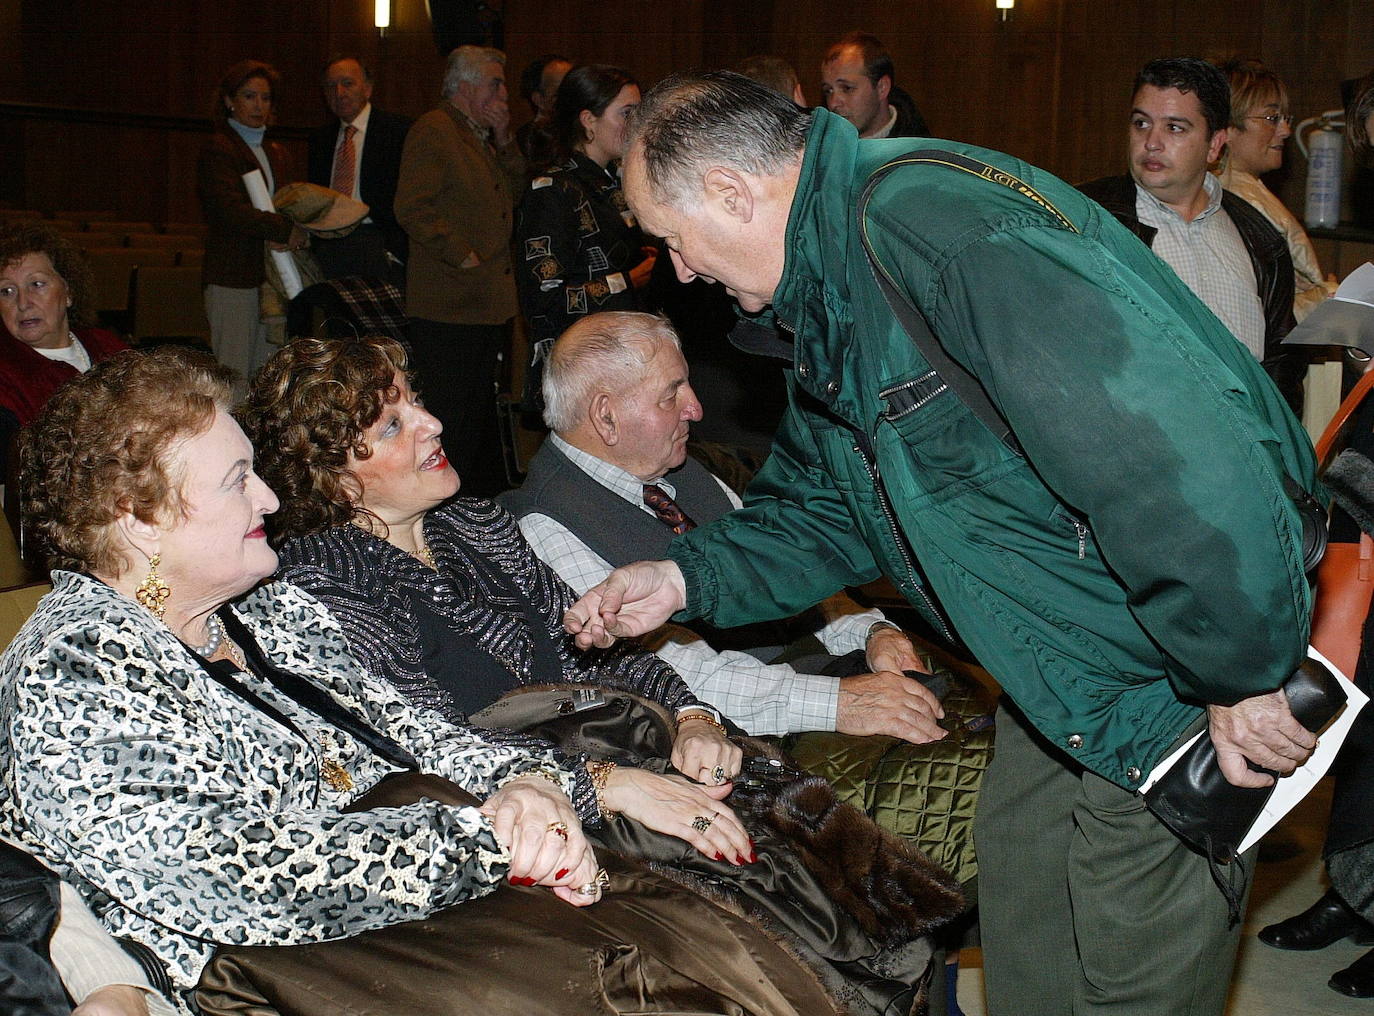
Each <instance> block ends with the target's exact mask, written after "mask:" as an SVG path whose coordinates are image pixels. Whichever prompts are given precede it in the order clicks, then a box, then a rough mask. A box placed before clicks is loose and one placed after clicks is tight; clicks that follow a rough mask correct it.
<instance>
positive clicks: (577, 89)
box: [515, 64, 656, 392]
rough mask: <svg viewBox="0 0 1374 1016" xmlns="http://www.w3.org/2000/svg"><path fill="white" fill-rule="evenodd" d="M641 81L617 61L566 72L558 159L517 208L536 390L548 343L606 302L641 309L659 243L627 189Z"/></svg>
mask: <svg viewBox="0 0 1374 1016" xmlns="http://www.w3.org/2000/svg"><path fill="white" fill-rule="evenodd" d="M638 105H639V85H638V84H637V83H636V82H635V80H634V79H633V78H632V77H630V75H629V74H628V73H626V72H625V71H623V70H621V69H620V68H618V67H607V66H605V65H602V64H591V65H588V66H585V67H576V68H574V69H573V70H571V71H569V72H568V74H567V76H566V77H564V78H563V83H562V84H561V85H559V86H558V95H557V97H556V99H555V100H554V113H553V120H552V122H551V124H550V130H551V132H552V134H553V137H554V139H555V141H556V142H557V145H558V153H559V154H558V158H557V160H556V161H555V162H554V164H553V165H552V166H550V167H548V168H547V169H546V170H545V171H544V172H543V173H542V174H541V175H539V176H536V177H535V178H534V180H533V181H531V183H530V186H529V188H528V189H527V190H526V191H525V194H524V197H522V198H521V200H520V207H519V208H518V209H517V211H516V217H515V265H516V269H515V274H516V283H517V286H518V289H519V295H520V311H521V313H523V314H524V315H525V320H526V321H528V322H529V327H530V341H531V343H532V344H533V346H534V356H533V363H534V369H533V370H532V371H531V375H532V377H531V379H530V383H528V384H527V385H526V390H527V391H535V392H537V391H538V384H537V383H536V382H537V378H538V375H539V373H540V372H539V365H540V364H541V363H542V362H543V356H544V353H545V351H546V350H547V348H548V345H549V344H550V343H551V342H553V340H554V339H556V338H558V336H559V335H561V334H563V331H564V329H566V328H567V327H568V326H569V325H570V324H572V323H573V322H574V321H576V320H578V319H579V318H582V317H585V316H586V315H587V314H592V313H595V312H596V311H602V310H643V309H644V307H643V306H642V300H641V296H640V290H642V289H643V287H644V286H646V285H648V282H649V277H650V275H651V274H652V273H653V267H654V260H655V257H656V252H655V250H654V248H652V247H648V248H646V247H645V246H644V237H643V234H641V233H640V231H639V225H638V223H637V222H636V221H635V218H634V214H633V213H632V212H631V211H630V208H629V205H627V204H626V202H625V195H624V194H623V193H622V192H621V189H620V177H619V172H618V171H619V162H620V159H621V157H622V156H623V155H624V154H625V140H626V138H625V121H626V119H627V117H628V116H629V114H630V113H631V112H632V111H633V110H634V108H635V107H636V106H638Z"/></svg>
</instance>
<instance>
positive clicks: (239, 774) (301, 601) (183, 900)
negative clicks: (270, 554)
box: [0, 571, 572, 988]
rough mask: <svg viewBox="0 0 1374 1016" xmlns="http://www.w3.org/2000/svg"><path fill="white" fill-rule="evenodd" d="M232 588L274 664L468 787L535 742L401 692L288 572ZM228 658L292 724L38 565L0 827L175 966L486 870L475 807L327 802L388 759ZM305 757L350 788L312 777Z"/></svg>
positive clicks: (477, 884)
mask: <svg viewBox="0 0 1374 1016" xmlns="http://www.w3.org/2000/svg"><path fill="white" fill-rule="evenodd" d="M233 609H234V611H235V613H237V614H238V616H239V617H240V618H242V620H243V622H244V623H245V625H247V627H248V628H249V629H250V630H251V631H252V633H253V635H254V636H255V637H256V638H257V639H258V642H259V644H260V645H261V647H262V649H263V652H264V653H265V654H266V655H267V656H268V657H269V658H270V659H271V660H272V661H273V662H275V663H276V664H277V665H278V666H280V667H282V668H283V669H286V670H289V671H293V672H295V673H297V674H300V675H303V676H306V677H308V678H310V679H311V680H312V681H314V682H315V683H316V684H318V685H320V686H322V687H323V688H325V689H326V690H327V691H328V692H329V693H330V694H331V695H332V696H333V697H334V698H335V699H337V700H338V701H339V702H340V703H341V704H342V705H344V706H345V707H346V708H348V709H350V710H352V711H353V712H354V713H356V714H357V715H359V716H360V717H362V718H363V719H365V720H366V722H368V723H369V724H371V725H372V726H373V727H375V728H376V729H377V730H379V731H381V732H382V733H384V734H386V735H387V736H389V737H391V738H392V739H393V740H394V741H396V742H397V743H399V744H401V745H403V746H405V747H406V748H407V749H408V750H409V751H410V752H411V753H412V754H413V755H414V756H415V757H416V758H417V759H418V760H419V762H420V764H421V765H422V767H423V768H424V769H425V771H427V772H432V773H435V774H437V775H440V776H444V777H447V778H448V779H451V780H453V781H454V782H455V783H458V784H459V785H461V786H462V787H464V788H466V789H467V790H468V791H470V792H471V793H473V794H474V795H476V796H477V797H479V798H484V797H486V796H488V795H489V794H490V793H492V792H493V791H494V790H496V789H497V788H498V787H500V786H501V784H502V783H504V782H506V781H508V780H510V779H512V778H514V776H516V775H518V774H519V773H521V772H524V771H527V770H529V769H532V768H542V767H547V766H549V765H550V764H552V763H553V761H554V756H553V755H552V753H549V752H537V751H532V750H530V749H526V748H520V747H516V746H511V745H494V744H492V743H490V742H488V741H487V740H485V739H484V738H483V737H482V736H481V735H480V734H479V733H477V732H476V731H473V730H471V729H468V728H462V727H457V726H454V725H453V724H451V723H449V722H448V721H446V720H444V719H443V718H442V717H440V716H438V715H437V714H435V713H431V712H427V711H425V710H421V709H417V708H415V707H414V706H412V705H410V704H409V703H408V702H407V701H406V700H405V699H404V698H403V697H402V696H401V695H400V694H399V693H398V692H397V691H395V690H394V689H392V688H391V687H390V686H389V685H387V684H386V683H385V682H382V681H378V680H376V679H374V678H371V677H369V676H368V675H367V673H366V672H365V671H364V670H363V668H362V667H361V666H359V665H358V664H357V663H356V662H355V660H354V659H353V658H352V656H350V655H349V653H348V650H347V647H346V645H345V642H344V638H343V635H342V633H341V632H340V631H339V628H338V625H337V624H336V623H335V622H334V620H333V618H332V617H331V616H330V615H329V613H328V612H327V611H325V610H324V608H323V607H322V606H321V605H320V604H319V602H318V601H317V600H315V599H314V598H312V597H311V596H309V595H308V594H306V593H304V592H303V591H301V590H300V589H297V588H296V587H294V586H291V585H289V584H287V583H281V582H278V583H274V584H272V585H268V586H265V587H262V588H261V589H259V590H257V591H256V592H254V593H252V594H250V595H249V596H247V597H246V598H244V599H243V600H241V601H239V602H237V603H235V604H234V605H233ZM243 680H244V683H245V684H246V685H247V686H248V687H250V688H252V689H253V690H254V691H255V692H256V693H257V694H258V695H260V696H261V697H262V698H263V699H265V700H267V701H269V702H270V703H272V704H273V705H275V706H277V708H279V709H280V710H281V711H282V712H283V713H285V714H286V715H287V716H288V717H289V718H290V719H291V720H292V722H293V723H294V724H295V726H296V727H297V728H298V730H299V731H300V733H299V734H297V733H295V732H293V731H291V730H289V729H287V728H286V727H284V726H282V725H281V724H279V723H278V722H277V721H275V720H273V719H272V718H271V717H269V716H268V715H267V714H265V713H263V712H261V711H259V710H258V709H257V708H254V707H253V706H250V705H249V704H248V703H246V702H245V701H244V700H243V699H241V698H239V697H238V696H237V695H236V694H234V693H233V692H230V691H228V690H227V689H225V688H224V687H222V686H221V685H220V684H218V683H217V682H215V681H214V680H213V679H212V678H210V677H209V676H208V675H207V674H206V673H205V672H204V670H203V669H201V667H200V666H199V665H198V664H197V662H196V660H195V659H194V657H193V656H192V655H191V654H190V653H189V652H188V651H187V649H186V648H185V646H183V645H182V644H181V642H179V641H178V640H177V638H176V637H175V636H174V635H173V634H172V633H171V631H170V630H168V629H167V628H166V627H165V626H163V625H162V624H161V623H159V622H158V621H156V620H155V619H154V618H153V617H152V615H150V614H149V613H147V612H146V611H145V610H144V609H143V608H142V607H139V606H138V605H137V604H135V603H134V602H133V601H131V600H129V599H127V598H126V597H124V596H122V595H120V594H119V593H118V592H116V591H115V590H113V589H111V588H110V587H109V586H106V585H104V584H103V583H101V582H98V581H96V580H94V579H91V578H88V577H86V576H83V575H78V574H74V573H72V572H62V571H58V572H54V573H53V591H52V592H51V593H50V594H49V595H48V596H46V597H45V598H44V599H43V600H42V601H41V602H40V603H39V605H38V608H37V610H36V612H35V613H34V616H33V617H32V618H31V619H30V620H29V622H28V623H27V624H26V625H25V626H24V628H23V629H22V630H21V631H20V632H19V634H18V635H17V636H16V637H15V639H14V641H13V642H12V643H11V645H10V647H9V649H8V650H7V651H6V652H5V654H4V656H3V657H0V834H3V835H8V836H10V837H12V838H14V839H17V840H19V841H20V842H22V843H23V844H24V845H25V846H27V847H28V848H29V849H30V850H32V851H33V852H34V853H35V854H37V855H38V857H39V858H40V859H41V860H43V861H44V862H45V863H47V864H48V865H49V866H51V867H52V868H53V869H54V870H56V871H57V872H58V873H59V874H60V875H61V876H62V877H63V878H64V879H66V880H68V881H70V882H71V883H72V884H73V885H75V886H76V887H77V889H78V890H79V891H80V892H81V893H82V895H83V896H84V897H85V898H86V899H87V901H88V902H90V904H91V905H92V908H93V909H94V910H95V911H96V913H97V914H99V915H100V916H101V917H102V919H103V920H104V922H105V924H106V925H107V926H108V927H109V928H110V930H111V931H113V932H114V933H115V934H116V935H123V936H128V937H131V938H133V939H136V940H138V941H141V942H144V943H146V944H147V945H149V946H150V947H152V948H153V949H154V950H155V951H156V952H157V953H158V955H159V956H161V957H162V958H163V959H164V960H165V961H166V962H167V963H168V965H169V967H170V969H171V973H172V976H173V980H174V981H175V982H176V983H177V984H178V985H179V986H180V987H182V988H186V987H190V986H192V985H194V983H195V981H196V979H197V977H198V976H199V974H200V970H201V968H202V967H203V966H204V964H205V963H206V961H207V960H208V959H209V957H210V954H211V952H212V951H213V950H214V947H215V946H216V944H219V943H228V944H232V945H272V944H281V945H286V944H297V943H307V942H318V941H323V940H327V939H335V938H340V937H343V936H347V935H353V934H356V933H359V932H362V931H367V930H370V929H374V928H379V927H384V926H386V925H390V924H394V923H398V922H403V921H411V920H416V919H418V918H423V917H425V916H427V915H429V914H430V913H432V912H434V911H436V910H439V909H441V908H443V907H447V906H449V905H451V904H454V903H458V902H460V901H462V900H466V899H470V898H473V897H477V896H482V895H485V894H486V893H488V892H490V891H492V890H493V889H494V888H496V886H497V884H498V883H499V882H500V880H501V879H502V878H503V877H504V876H505V874H506V872H507V870H508V866H509V856H508V855H507V854H506V852H505V851H504V849H503V848H502V847H501V846H500V845H499V843H498V842H497V840H496V838H495V836H494V835H493V833H492V828H491V825H490V823H489V821H488V820H487V819H486V818H485V817H484V816H483V815H481V814H480V812H478V810H477V809H475V808H460V807H452V806H445V805H440V804H436V803H434V802H432V801H421V802H419V803H417V804H412V805H408V806H406V807H401V808H388V809H378V810H375V811H364V812H357V813H349V814H345V813H343V812H342V810H341V809H342V808H344V807H345V806H347V805H348V804H350V803H351V802H352V801H354V800H356V799H357V798H358V797H359V796H361V795H362V794H364V793H365V792H367V791H368V790H369V789H370V788H371V787H373V786H374V785H375V784H376V783H377V781H378V780H380V779H381V778H382V777H384V776H386V775H387V774H388V773H389V772H392V771H394V770H393V767H392V766H390V765H389V764H387V763H386V762H384V761H383V760H381V759H380V758H378V757H377V756H375V755H374V754H373V753H372V751H371V750H370V749H369V748H367V747H366V746H365V745H363V744H361V743H359V742H357V741H355V740H353V739H352V738H351V737H350V736H348V735H347V734H344V733H342V732H339V731H337V730H335V729H334V728H332V727H330V726H328V725H327V724H325V723H324V722H323V721H321V720H319V719H318V718H317V717H315V716H314V714H312V713H310V712H308V711H306V710H305V709H303V708H301V707H300V706H298V705H297V704H296V703H295V702H294V701H292V700H291V699H289V698H287V697H285V696H284V695H282V694H280V693H279V692H277V691H276V690H275V689H274V688H273V687H272V686H271V685H270V684H268V683H267V682H266V681H263V680H261V679H258V678H256V677H254V676H252V675H243ZM326 758H332V759H335V760H337V761H338V762H339V764H341V765H342V766H343V767H344V768H345V769H346V770H347V771H348V772H349V774H350V775H351V776H352V778H353V781H354V785H353V787H352V788H351V789H349V790H346V791H338V790H334V789H331V787H330V786H329V784H328V783H326V782H325V781H323V780H322V779H321V777H320V765H321V762H322V761H324V760H325V759H326ZM563 783H564V787H565V789H570V788H571V786H572V781H571V774H570V773H569V772H567V770H564V771H563Z"/></svg>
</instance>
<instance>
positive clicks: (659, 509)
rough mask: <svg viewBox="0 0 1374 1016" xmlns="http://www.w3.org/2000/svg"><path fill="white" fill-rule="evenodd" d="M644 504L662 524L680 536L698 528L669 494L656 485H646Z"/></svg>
mask: <svg viewBox="0 0 1374 1016" xmlns="http://www.w3.org/2000/svg"><path fill="white" fill-rule="evenodd" d="M644 503H645V504H646V505H648V506H649V507H650V508H652V509H653V510H654V514H655V515H657V516H658V520H659V521H660V522H662V523H663V524H664V525H665V526H667V527H668V528H669V529H671V530H672V531H673V532H675V533H677V534H678V535H681V534H683V533H685V532H687V531H688V530H691V529H695V528H696V527H697V524H696V523H695V522H693V521H692V520H691V519H690V518H688V516H687V513H686V512H684V511H683V510H682V509H681V508H679V507H678V506H677V502H676V501H674V500H673V499H672V498H671V497H669V496H668V492H667V491H666V490H664V489H663V488H662V487H660V486H659V485H658V484H656V483H646V484H645V485H644Z"/></svg>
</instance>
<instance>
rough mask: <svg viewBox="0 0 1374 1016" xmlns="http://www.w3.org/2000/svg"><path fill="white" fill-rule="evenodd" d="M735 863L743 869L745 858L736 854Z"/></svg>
mask: <svg viewBox="0 0 1374 1016" xmlns="http://www.w3.org/2000/svg"><path fill="white" fill-rule="evenodd" d="M735 863H736V864H738V865H740V866H741V867H743V865H744V858H742V857H740V856H739V854H736V855H735Z"/></svg>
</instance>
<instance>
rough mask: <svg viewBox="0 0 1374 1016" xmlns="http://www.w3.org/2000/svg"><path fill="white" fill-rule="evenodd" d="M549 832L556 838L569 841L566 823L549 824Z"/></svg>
mask: <svg viewBox="0 0 1374 1016" xmlns="http://www.w3.org/2000/svg"><path fill="white" fill-rule="evenodd" d="M549 832H551V833H553V834H554V835H555V836H560V837H562V838H563V839H564V840H567V838H568V823H566V822H550V823H549Z"/></svg>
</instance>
